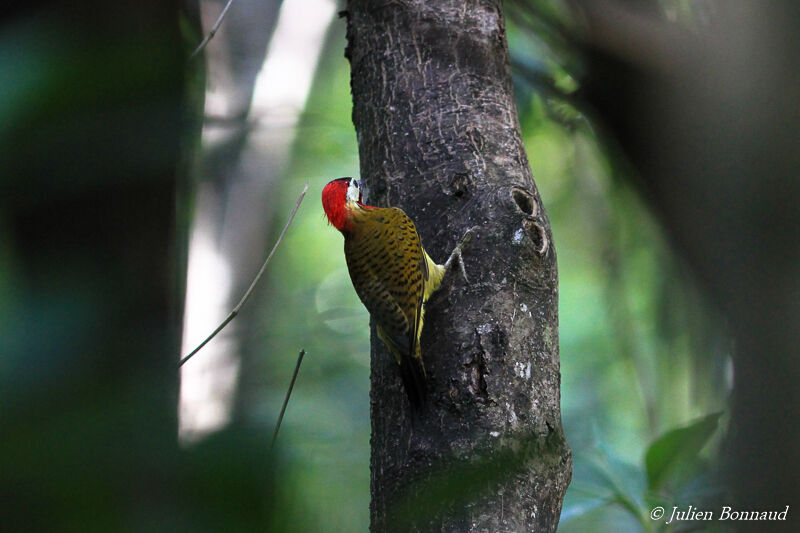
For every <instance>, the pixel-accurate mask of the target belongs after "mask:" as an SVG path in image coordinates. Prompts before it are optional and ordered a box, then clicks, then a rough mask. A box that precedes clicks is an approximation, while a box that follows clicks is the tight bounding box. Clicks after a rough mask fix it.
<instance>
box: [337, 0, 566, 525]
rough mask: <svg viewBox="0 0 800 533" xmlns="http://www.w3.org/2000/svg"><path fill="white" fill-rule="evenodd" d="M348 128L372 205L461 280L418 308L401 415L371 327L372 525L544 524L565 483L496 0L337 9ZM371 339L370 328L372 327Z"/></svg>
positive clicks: (541, 291)
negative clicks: (411, 395) (342, 13)
mask: <svg viewBox="0 0 800 533" xmlns="http://www.w3.org/2000/svg"><path fill="white" fill-rule="evenodd" d="M347 15H348V50H347V52H346V53H347V57H348V58H349V59H350V63H351V67H352V91H353V101H354V109H353V122H354V123H355V126H356V130H357V132H358V139H359V153H360V157H361V176H362V178H363V180H364V184H365V189H366V192H367V196H368V202H369V203H371V204H372V205H378V206H386V205H392V206H398V207H400V208H402V209H404V210H405V211H406V212H407V213H408V214H409V216H411V218H412V219H413V220H414V221H415V222H416V225H417V229H418V231H419V233H420V236H421V237H422V241H423V244H424V246H425V248H426V250H427V251H428V253H429V254H430V255H431V256H432V257H433V259H434V260H436V261H439V262H442V261H444V260H445V259H446V258H447V255H448V254H449V252H450V250H451V249H452V248H453V247H454V246H455V244H456V243H457V242H458V241H459V240H460V239H461V236H462V235H463V234H464V233H465V231H466V230H467V229H468V228H470V227H472V226H478V229H477V231H476V233H475V235H474V237H473V238H472V240H471V241H470V242H469V243H468V245H467V246H466V248H465V251H464V260H465V263H466V270H467V275H468V276H469V281H470V283H469V284H467V283H466V282H465V280H464V279H462V278H461V276H460V275H459V274H455V272H456V271H455V270H454V271H453V273H451V274H449V276H448V277H447V278H445V281H444V284H443V286H442V288H441V289H440V291H439V292H438V293H436V294H435V295H434V296H433V297H432V298H431V300H430V301H429V302H428V304H427V306H426V315H425V328H424V331H423V334H422V353H423V358H424V360H425V365H426V371H427V381H428V398H427V404H426V408H425V410H424V411H423V413H422V415H421V416H420V417H418V419H416V420H414V421H413V423H412V420H411V418H410V413H409V405H408V400H407V399H406V396H405V393H404V391H403V390H402V385H401V381H400V374H399V370H398V367H397V364H396V363H395V362H394V359H393V358H392V357H391V356H390V355H389V353H388V352H387V350H386V349H385V347H384V346H383V345H382V343H381V342H380V341H379V340H378V339H377V337H376V336H375V335H374V334H373V336H372V362H371V367H372V371H371V385H372V391H371V418H372V458H371V472H372V474H371V492H372V503H371V530H372V531H373V532H378V531H390V530H395V531H429V530H434V529H435V530H436V531H459V532H464V531H552V530H555V529H556V526H557V524H558V518H559V513H560V510H561V503H562V499H563V497H564V493H565V491H566V488H567V485H568V484H569V481H570V477H571V468H572V465H571V455H570V451H569V448H568V446H567V444H566V442H565V440H564V435H563V431H562V427H561V412H560V405H559V400H560V394H559V385H560V374H559V359H558V313H557V306H558V277H557V270H556V254H555V249H554V247H553V244H552V236H551V233H550V226H549V222H548V220H547V216H546V214H545V211H544V209H543V207H542V205H541V200H540V198H539V194H538V191H537V190H536V185H535V184H534V181H533V177H532V175H531V171H530V168H529V166H528V161H527V157H526V155H525V150H524V147H523V145H522V141H521V139H520V130H519V123H518V119H517V112H516V108H515V104H514V99H513V93H512V84H511V75H510V70H509V59H508V47H507V44H506V38H505V23H504V19H503V12H502V7H501V2H500V1H499V0H480V1H476V2H469V3H467V2H465V1H464V0H442V1H439V2H434V3H426V2H424V1H422V0H408V1H403V2H397V1H380V2H377V1H374V0H350V1H349V2H348V11H347ZM373 333H374V331H373Z"/></svg>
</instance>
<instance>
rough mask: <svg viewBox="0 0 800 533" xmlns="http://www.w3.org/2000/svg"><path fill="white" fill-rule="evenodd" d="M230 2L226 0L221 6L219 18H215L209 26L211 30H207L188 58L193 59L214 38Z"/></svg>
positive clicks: (231, 1) (231, 0) (230, 0)
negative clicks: (223, 5) (206, 33)
mask: <svg viewBox="0 0 800 533" xmlns="http://www.w3.org/2000/svg"><path fill="white" fill-rule="evenodd" d="M231 4H233V0H228V3H226V4H225V7H223V8H222V13H220V14H219V18H217V21H216V22H215V23H214V25H213V26H212V27H211V31H210V32H208V35H206V36H205V38H204V39H203V41H202V42H201V43H200V44H199V45H198V46H197V48H195V50H194V52H192V55H190V56H189V59H194V56H196V55H197V54H199V53H200V52H202V51H203V48H205V47H206V45H207V44H208V42H209V41H210V40H211V39H213V38H214V35H215V34H216V33H217V30H218V29H219V27H220V25H221V24H222V19H224V18H225V14H226V13H227V12H228V8H230V7H231Z"/></svg>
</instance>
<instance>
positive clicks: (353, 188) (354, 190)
mask: <svg viewBox="0 0 800 533" xmlns="http://www.w3.org/2000/svg"><path fill="white" fill-rule="evenodd" d="M360 196H361V191H360V190H359V189H358V185H356V180H355V179H351V180H350V185H348V187H347V201H348V202H357V201H358V198H359V197H360Z"/></svg>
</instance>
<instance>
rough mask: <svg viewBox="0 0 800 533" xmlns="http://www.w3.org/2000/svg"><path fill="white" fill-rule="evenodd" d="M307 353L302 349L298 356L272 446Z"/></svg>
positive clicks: (276, 425)
mask: <svg viewBox="0 0 800 533" xmlns="http://www.w3.org/2000/svg"><path fill="white" fill-rule="evenodd" d="M305 354H306V351H305V350H300V355H298V356H297V364H296V365H295V367H294V373H293V374H292V381H291V382H290V383H289V390H287V391H286V398H284V399H283V406H282V407H281V414H279V415H278V422H277V423H276V424H275V433H273V434H272V445H271V446H270V448H274V447H275V441H276V440H277V439H278V431H279V430H280V429H281V422H283V414H284V413H285V412H286V405H287V404H288V403H289V396H291V395H292V389H293V388H294V382H295V381H296V380H297V373H298V372H299V371H300V363H302V362H303V356H304V355H305Z"/></svg>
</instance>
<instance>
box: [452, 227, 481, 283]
mask: <svg viewBox="0 0 800 533" xmlns="http://www.w3.org/2000/svg"><path fill="white" fill-rule="evenodd" d="M477 229H478V226H473V227H471V228H469V229H468V230H467V231H466V233H464V236H463V237H461V241H460V242H459V243H458V244H457V245H456V247H455V248H454V249H453V251H452V252H451V253H450V257H448V258H447V261H445V262H444V268H445V272H448V271H449V270H450V267H451V266H452V265H453V259H455V258H458V266H459V269H460V270H461V275H462V276H464V281H466V282H467V284H468V285H469V278H468V277H467V271H466V270H465V269H464V258H463V257H462V256H461V250H462V249H463V248H464V246H466V244H467V243H468V242H469V241H470V239H472V236H473V235H474V234H475V230H477Z"/></svg>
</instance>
